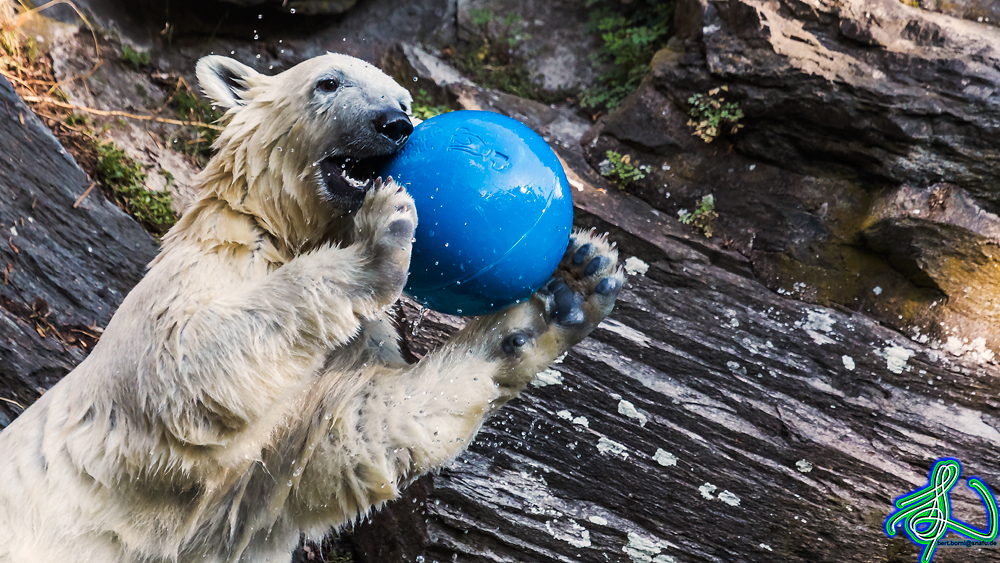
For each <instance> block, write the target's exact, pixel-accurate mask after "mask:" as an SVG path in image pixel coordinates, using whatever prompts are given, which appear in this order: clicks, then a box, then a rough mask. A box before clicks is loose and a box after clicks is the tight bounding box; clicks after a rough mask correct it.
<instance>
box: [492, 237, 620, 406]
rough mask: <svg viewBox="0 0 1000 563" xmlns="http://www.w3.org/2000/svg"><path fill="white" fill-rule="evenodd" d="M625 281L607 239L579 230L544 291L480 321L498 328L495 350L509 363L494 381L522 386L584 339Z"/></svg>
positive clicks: (602, 315) (601, 317)
mask: <svg viewBox="0 0 1000 563" xmlns="http://www.w3.org/2000/svg"><path fill="white" fill-rule="evenodd" d="M624 281H625V273H624V271H623V270H622V269H621V268H620V267H619V266H618V251H616V250H615V249H614V247H613V246H612V245H611V244H610V243H609V242H608V240H607V238H606V237H605V236H598V235H595V234H594V232H593V231H577V232H576V233H575V234H574V235H573V238H572V240H571V241H570V245H569V248H568V249H567V251H566V255H565V256H564V257H563V261H562V263H561V264H560V265H559V269H558V270H557V271H556V273H555V275H553V276H552V279H551V280H549V282H548V283H547V284H546V285H545V286H544V287H543V288H542V289H540V290H539V291H538V292H537V293H535V295H534V296H532V298H531V299H530V300H529V301H527V302H525V303H521V304H520V305H517V306H515V307H512V308H511V309H508V310H506V311H502V312H500V313H496V314H495V315H494V316H493V317H494V318H486V319H484V320H483V325H482V326H484V327H485V328H487V329H489V330H492V331H496V330H497V329H498V328H499V329H500V335H501V338H500V339H499V340H498V341H495V342H497V348H498V349H497V351H496V353H497V355H498V356H500V357H502V358H505V359H506V361H507V362H508V364H507V365H508V366H509V369H508V370H503V371H502V373H500V374H498V383H501V384H504V385H513V386H517V385H520V384H523V383H524V382H526V381H527V380H528V379H530V378H531V377H534V375H535V374H536V373H538V372H539V371H541V370H543V369H545V367H546V366H547V365H548V364H549V363H551V362H552V360H553V359H555V358H556V357H558V356H559V355H560V354H562V353H563V352H565V351H567V350H569V349H570V348H571V347H572V346H573V345H575V344H576V343H578V342H580V341H581V340H583V339H584V338H585V337H586V336H587V335H588V334H590V332H591V331H592V330H594V329H595V328H596V327H597V325H599V324H600V323H601V321H603V320H604V318H605V317H607V316H608V313H610V312H611V309H612V308H613V307H614V305H615V300H616V299H617V298H618V293H619V292H620V291H621V288H622V285H623V283H624ZM501 327H502V328H501Z"/></svg>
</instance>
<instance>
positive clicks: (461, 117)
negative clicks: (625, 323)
mask: <svg viewBox="0 0 1000 563" xmlns="http://www.w3.org/2000/svg"><path fill="white" fill-rule="evenodd" d="M380 175H381V176H382V177H387V176H392V177H393V178H394V179H395V180H396V181H397V182H399V183H400V184H402V185H405V186H406V187H407V190H408V191H409V193H410V195H411V196H412V197H413V199H414V201H415V202H416V206H417V219H418V225H417V231H416V233H415V234H414V239H415V241H414V244H413V255H412V258H411V261H410V273H409V274H410V275H409V279H408V281H407V284H406V289H405V291H406V293H407V294H408V295H409V296H410V297H411V298H413V299H414V300H415V301H417V302H419V303H421V304H423V305H425V306H427V307H429V308H431V309H434V310H436V311H440V312H442V313H448V314H452V315H471V316H476V315H484V314H487V313H492V312H495V311H499V310H502V309H504V308H506V307H508V306H510V305H512V304H514V303H517V302H519V301H523V300H525V299H527V298H528V297H530V296H531V295H532V294H533V293H534V292H535V291H536V290H537V289H538V288H540V287H541V286H542V285H543V284H544V283H545V282H546V281H548V279H549V278H550V277H551V276H552V274H553V273H554V272H555V270H556V268H557V267H558V266H559V262H560V260H562V257H563V254H564V253H565V252H566V247H567V245H568V244H569V234H570V230H571V228H572V225H573V199H572V196H571V194H570V189H569V182H568V181H567V180H566V173H565V171H563V168H562V165H561V164H560V163H559V159H558V158H556V155H555V153H554V152H553V151H552V149H551V148H550V147H549V145H548V143H546V142H545V140H544V139H542V138H541V137H540V136H539V135H538V134H537V133H535V132H534V131H532V130H531V129H529V128H528V127H527V126H526V125H524V124H523V123H521V122H519V121H517V120H514V119H511V118H509V117H506V116H503V115H500V114H498V113H491V112H486V111H456V112H452V113H446V114H442V115H439V116H436V117H432V118H430V119H428V120H427V121H424V122H423V123H421V124H420V125H417V126H416V128H414V130H413V133H412V134H411V135H410V139H409V141H408V142H407V143H406V145H405V146H404V147H403V149H402V150H401V151H400V152H399V153H398V154H397V155H396V156H395V158H394V159H393V160H392V161H391V162H390V163H389V164H388V166H387V167H386V168H384V169H383V170H382V171H381V173H380Z"/></svg>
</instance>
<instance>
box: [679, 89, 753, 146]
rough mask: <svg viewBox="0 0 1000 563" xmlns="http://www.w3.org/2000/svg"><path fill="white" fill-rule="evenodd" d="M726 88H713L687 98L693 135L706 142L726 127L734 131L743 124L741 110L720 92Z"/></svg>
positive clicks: (709, 141) (689, 123)
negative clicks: (741, 122) (705, 92)
mask: <svg viewBox="0 0 1000 563" xmlns="http://www.w3.org/2000/svg"><path fill="white" fill-rule="evenodd" d="M724 91H728V88H727V87H725V86H723V87H721V88H713V89H711V90H709V91H708V94H707V95H706V94H695V95H693V96H691V97H690V98H688V104H690V105H691V109H690V111H689V112H688V113H689V114H690V115H691V119H690V120H688V125H689V126H690V127H694V135H695V136H697V137H701V138H702V140H703V141H705V142H706V143H711V142H712V141H713V140H715V138H716V137H718V136H719V135H720V134H722V133H723V129H724V128H728V129H729V132H730V133H736V132H737V131H739V130H740V128H742V127H743V126H742V125H740V124H739V120H741V119H743V110H742V109H740V106H739V104H737V103H736V102H727V101H726V100H725V98H723V97H722V96H721V95H720V93H721V92H724Z"/></svg>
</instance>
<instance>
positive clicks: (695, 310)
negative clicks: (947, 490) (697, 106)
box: [354, 184, 1000, 562]
mask: <svg viewBox="0 0 1000 563" xmlns="http://www.w3.org/2000/svg"><path fill="white" fill-rule="evenodd" d="M598 185H599V184H598ZM574 196H575V197H576V203H577V223H578V224H579V225H581V226H594V227H596V228H598V229H599V230H608V231H610V232H611V234H612V237H613V238H614V239H615V240H616V241H618V243H619V245H620V248H621V250H622V257H623V259H626V260H627V262H626V264H629V265H630V266H631V267H632V268H631V269H632V271H633V272H635V273H634V274H633V275H631V276H630V277H629V281H628V283H627V284H626V286H625V289H624V290H623V293H622V296H621V298H620V300H619V305H618V306H617V307H616V309H615V311H614V312H613V313H612V314H611V316H610V317H609V319H608V320H606V321H605V323H604V324H602V325H601V326H600V327H599V328H598V329H597V330H596V331H595V332H594V333H593V334H592V335H591V337H589V338H588V339H587V340H586V341H584V342H583V343H581V344H580V345H578V346H577V347H576V348H574V349H573V350H572V351H571V352H570V353H569V354H568V355H567V356H566V357H565V358H564V359H563V360H562V361H561V362H559V363H557V364H555V365H553V366H552V368H551V369H550V370H548V371H546V372H545V373H544V374H542V375H541V376H540V378H539V380H538V381H537V382H536V385H534V386H532V387H530V388H529V390H528V391H527V392H526V393H525V394H524V395H523V396H522V397H521V398H519V399H518V400H516V401H514V402H512V403H511V404H509V405H507V406H506V407H504V409H503V410H502V411H501V412H500V413H499V414H498V415H497V416H496V417H494V418H493V419H492V420H490V421H489V422H488V423H487V424H486V426H485V427H484V429H483V431H482V432H481V433H480V435H479V437H478V439H477V440H476V442H475V444H474V445H473V446H472V448H471V449H470V451H469V453H467V454H465V455H463V456H462V457H461V458H459V459H458V460H457V461H455V462H454V463H452V464H451V465H449V466H448V467H446V468H445V469H444V470H443V471H441V472H440V473H439V474H437V475H432V476H429V477H425V478H423V479H421V480H419V481H418V482H417V483H416V484H415V485H413V486H412V487H410V488H409V489H407V490H406V493H405V495H404V498H403V499H401V500H400V501H398V502H396V503H392V504H390V505H388V506H386V507H385V508H384V509H383V510H382V512H381V513H379V514H377V515H375V516H374V517H373V518H372V519H371V521H370V522H368V523H366V524H364V525H361V526H359V527H357V528H356V529H355V532H354V543H355V547H356V554H357V555H358V556H359V557H360V559H361V560H362V561H366V562H385V561H414V560H417V561H419V560H421V559H420V557H421V556H422V557H423V558H424V559H423V560H424V561H434V560H437V561H470V562H471V561H498V562H499V561H503V562H513V561H539V562H541V561H544V562H548V561H553V562H554V561H593V562H604V561H616V562H617V561H621V562H640V561H642V562H645V561H678V562H679V561H910V560H915V555H914V554H915V553H916V550H915V548H914V547H913V546H912V545H909V544H908V543H906V542H905V541H900V540H894V541H891V540H888V539H887V538H886V537H885V535H884V533H882V531H881V526H882V522H883V520H884V518H885V516H886V515H887V514H888V511H889V509H890V508H891V506H892V500H893V499H894V498H895V497H896V496H899V495H900V494H902V493H903V492H907V491H909V490H912V489H913V488H915V487H918V486H922V485H923V484H925V483H926V476H927V471H928V469H929V466H930V464H931V463H932V462H933V460H934V459H935V458H938V457H943V456H955V457H957V458H959V459H961V460H963V461H964V462H965V471H966V472H967V474H980V475H982V476H983V479H985V480H986V481H987V482H989V481H991V480H993V481H997V480H998V479H1000V467H998V466H997V465H996V464H995V463H993V459H994V458H993V456H992V454H991V452H992V451H993V449H994V448H995V446H996V443H997V440H998V439H1000V434H998V432H997V428H998V426H1000V418H998V411H997V406H998V405H997V402H996V395H997V392H998V391H1000V387H998V385H1000V384H998V379H997V376H998V375H1000V373H998V371H997V369H996V367H995V365H993V364H990V363H986V362H977V361H970V360H969V359H957V358H954V357H951V356H949V355H948V354H946V353H942V352H941V351H938V350H934V349H930V348H927V347H923V346H920V345H919V344H917V343H915V342H913V341H912V340H910V339H908V338H906V337H904V336H902V335H900V334H899V333H897V332H895V331H893V330H890V329H888V328H885V327H883V326H880V325H879V324H877V323H875V322H873V321H872V320H871V319H869V318H867V317H865V316H862V315H856V314H852V313H850V312H849V311H844V310H842V309H831V308H823V307H817V306H810V305H806V304H803V303H802V302H800V301H797V300H794V299H791V298H787V297H782V296H780V295H777V294H775V293H774V292H772V291H770V290H769V289H768V288H767V287H765V286H764V285H762V284H760V283H759V282H758V281H756V280H755V279H754V275H753V273H752V268H751V265H750V263H749V262H748V261H747V260H746V259H744V258H743V257H741V256H740V255H738V254H735V253H732V252H726V251H722V250H719V249H718V248H716V247H713V246H712V245H706V244H702V243H701V242H698V241H694V240H691V239H690V238H688V233H687V230H686V229H684V228H679V227H678V226H676V224H673V221H672V220H669V219H665V218H664V217H663V216H662V215H658V214H657V213H656V212H655V210H654V209H652V208H650V207H649V206H647V205H645V204H643V203H641V202H637V201H635V200H634V199H631V198H628V197H626V196H623V195H620V194H617V193H614V192H612V191H608V192H607V193H601V192H600V191H598V190H597V189H595V188H594V187H592V186H589V185H586V186H585V188H584V191H582V192H577V193H575V194H574ZM647 266H648V269H646V268H647ZM639 272H643V273H639ZM411 313H412V311H411ZM411 318H412V317H411ZM453 330H455V325H454V324H453V323H452V322H451V320H450V319H444V318H440V317H437V316H435V315H433V314H431V315H428V316H427V317H425V318H424V320H423V321H422V322H421V324H420V325H419V328H418V331H417V335H416V337H414V338H412V339H411V348H412V349H413V350H415V351H416V352H417V353H418V354H420V353H422V352H424V351H425V350H427V349H429V348H432V347H433V346H435V345H436V344H437V343H438V342H440V341H441V340H442V339H443V338H444V337H445V335H447V334H448V333H450V332H452V331H453ZM965 460H968V461H965ZM955 501H956V504H955V511H956V514H965V515H966V517H968V518H972V519H973V521H974V522H979V523H980V524H979V525H982V522H983V516H982V515H981V513H982V505H981V504H979V502H978V500H977V499H976V498H975V497H972V496H969V495H967V494H964V493H959V494H958V495H957V496H956V498H955ZM386 538H400V539H399V541H396V540H395V539H394V540H391V541H389V540H387V539H386ZM936 557H940V558H941V560H942V561H971V560H975V561H988V560H995V559H994V554H993V553H992V552H991V551H989V550H984V551H981V552H975V551H971V552H970V551H965V550H961V551H947V550H941V551H939V553H938V555H937V556H936ZM657 558H659V559H657Z"/></svg>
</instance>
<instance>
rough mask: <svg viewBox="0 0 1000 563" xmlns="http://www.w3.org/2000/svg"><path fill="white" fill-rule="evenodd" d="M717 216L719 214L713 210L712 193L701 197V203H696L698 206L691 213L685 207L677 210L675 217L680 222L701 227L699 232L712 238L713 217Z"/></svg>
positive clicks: (713, 200) (713, 199) (713, 228)
mask: <svg viewBox="0 0 1000 563" xmlns="http://www.w3.org/2000/svg"><path fill="white" fill-rule="evenodd" d="M718 216H719V214H718V213H716V212H715V196H713V195H712V194H708V195H707V196H705V197H703V198H701V203H699V204H698V208H697V209H695V210H694V212H693V213H692V212H690V211H688V210H687V209H681V210H680V211H678V212H677V218H678V220H680V222H681V223H684V224H685V225H692V226H694V227H697V228H699V229H701V232H702V233H704V235H705V236H706V237H708V238H712V232H713V231H714V230H715V219H716V218H718Z"/></svg>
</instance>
